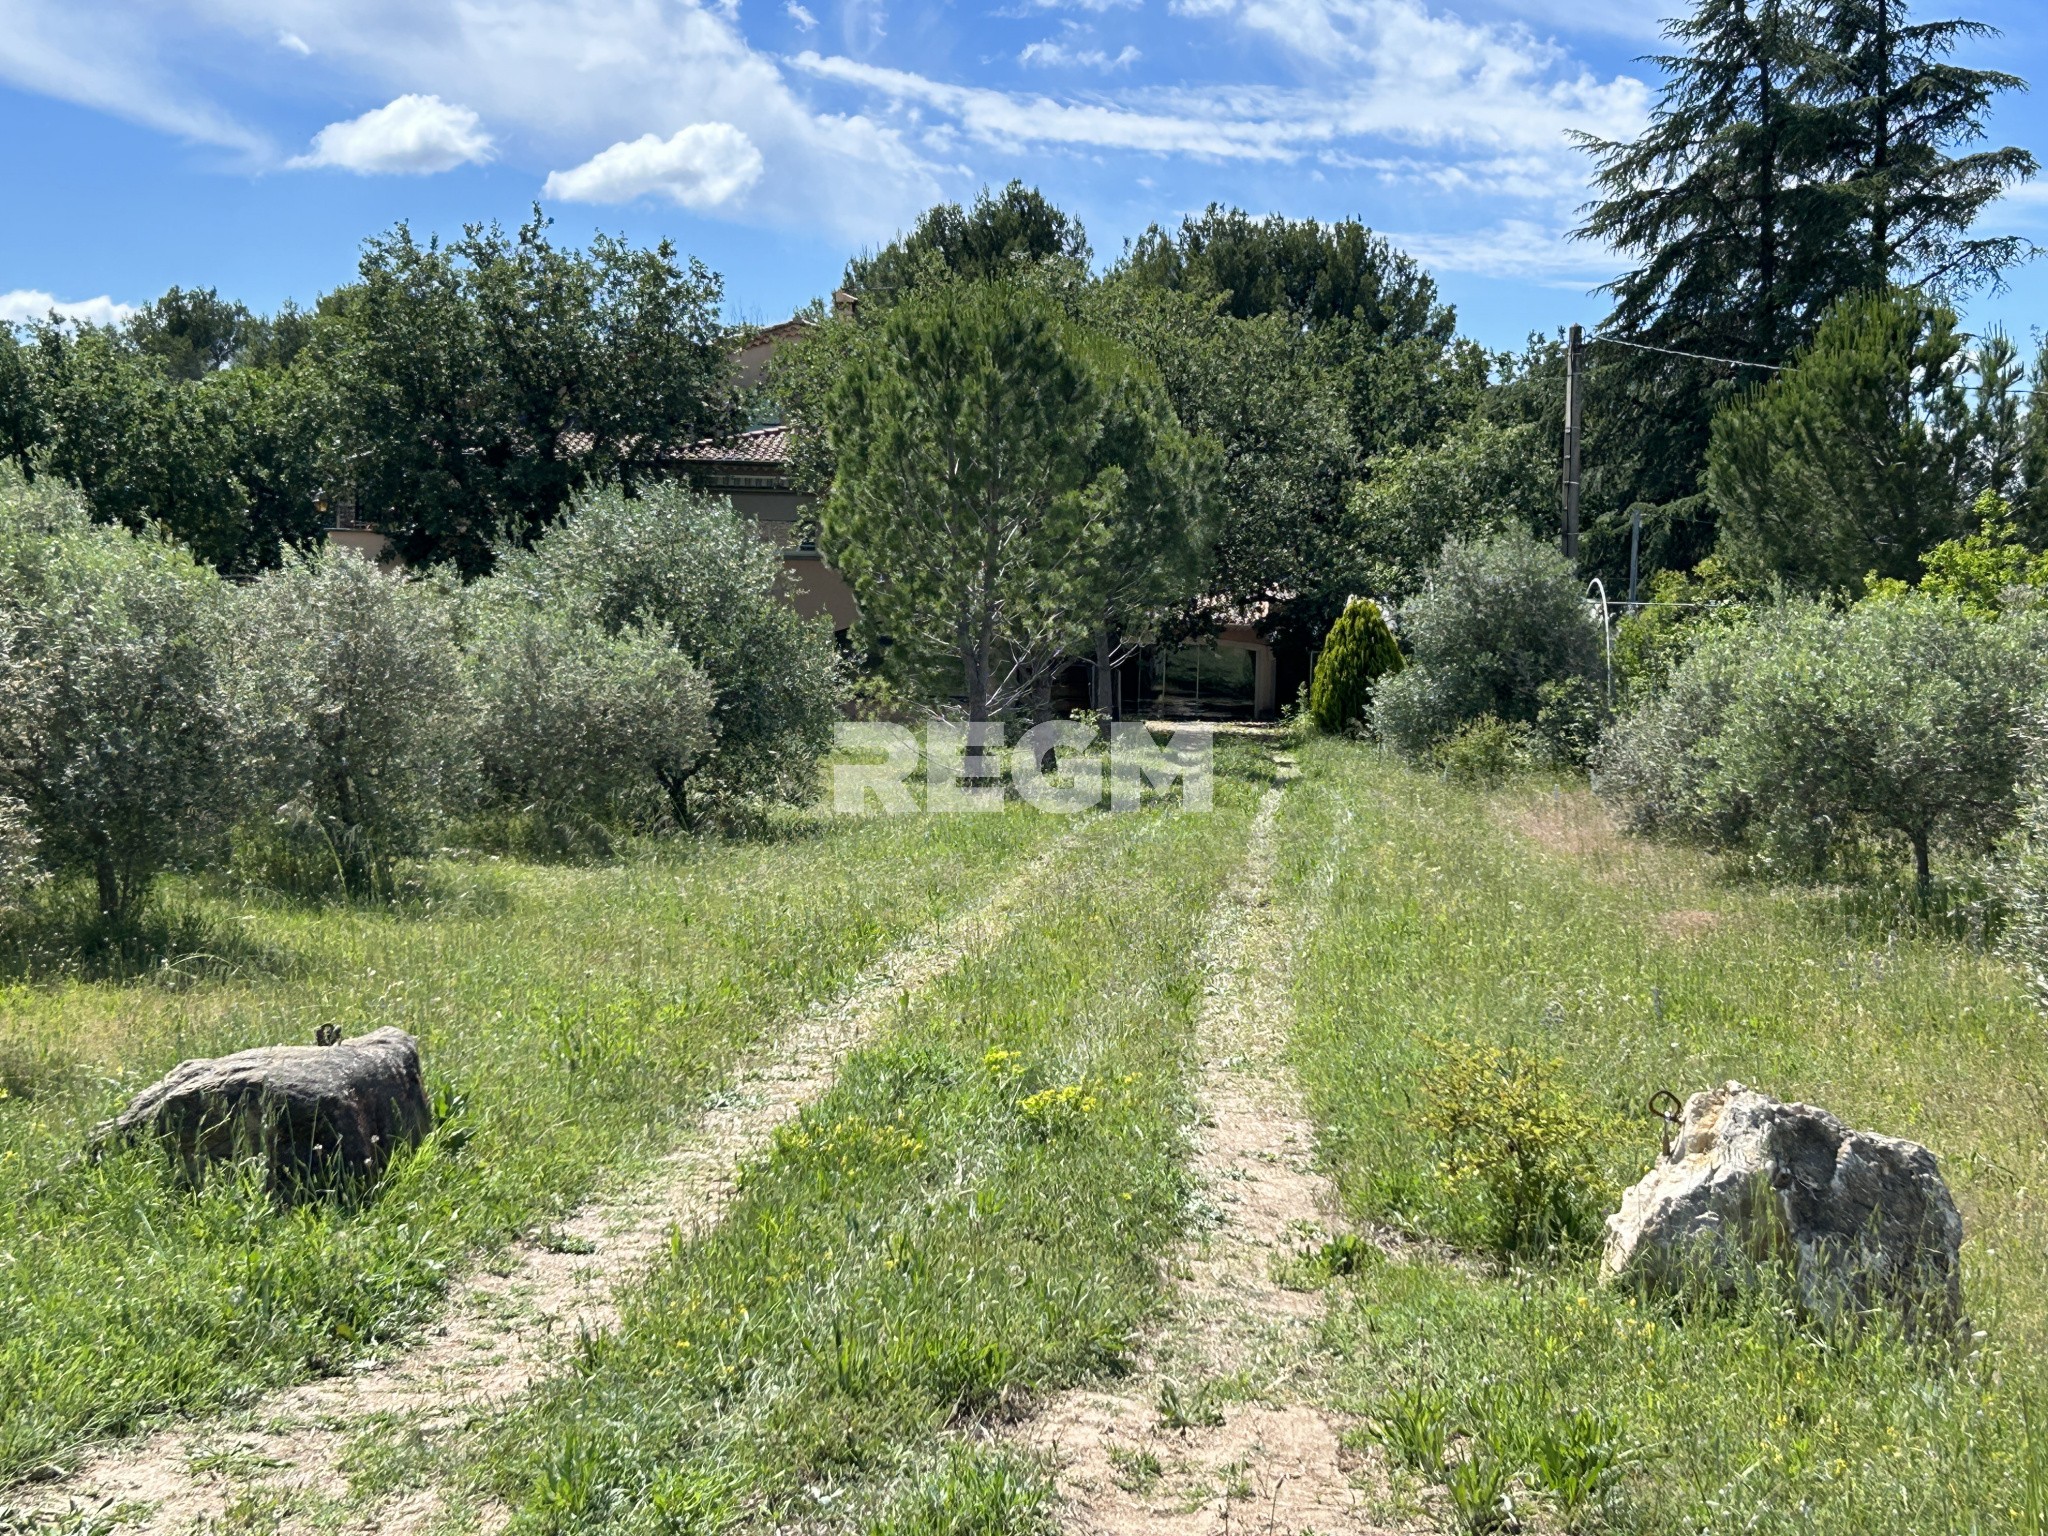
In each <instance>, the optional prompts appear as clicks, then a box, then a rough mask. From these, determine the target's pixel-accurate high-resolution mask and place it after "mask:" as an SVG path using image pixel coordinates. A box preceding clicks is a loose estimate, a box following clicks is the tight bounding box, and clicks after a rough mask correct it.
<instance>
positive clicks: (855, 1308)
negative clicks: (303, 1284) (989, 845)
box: [479, 746, 1270, 1536]
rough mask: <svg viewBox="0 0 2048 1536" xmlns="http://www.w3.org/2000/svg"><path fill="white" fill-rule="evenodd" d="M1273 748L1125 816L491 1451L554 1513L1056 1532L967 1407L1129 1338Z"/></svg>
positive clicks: (816, 1113)
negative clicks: (1209, 985)
mask: <svg viewBox="0 0 2048 1536" xmlns="http://www.w3.org/2000/svg"><path fill="white" fill-rule="evenodd" d="M1269 772H1270V769H1269V768H1268V767H1267V766H1266V765H1265V763H1264V759H1263V756H1262V755H1261V754H1255V753H1253V752H1251V751H1249V750H1247V749H1244V748H1240V747H1236V746H1226V748H1225V749H1224V750H1223V751H1222V752H1221V753H1219V761H1218V775H1217V791H1216V809H1215V812H1214V814H1211V815H1207V816H1185V815H1180V814H1177V813H1173V812H1167V813H1159V812H1147V813H1144V814H1140V815H1131V816H1117V817H1112V818H1110V824H1109V825H1108V826H1107V827H1104V828H1102V829H1100V830H1099V831H1098V832H1097V834H1096V835H1095V836H1094V837H1092V838H1091V839H1090V840H1089V841H1087V842H1086V843H1085V844H1083V845H1082V846H1081V847H1080V848H1079V849H1078V850H1077V852H1076V856H1075V857H1074V858H1073V859H1072V860H1071V861H1069V862H1068V863H1066V864H1064V865H1063V866H1062V868H1061V871H1060V872H1059V874H1058V875H1057V876H1056V877H1055V878H1054V879H1053V880H1052V881H1050V882H1049V883H1048V885H1047V886H1046V888H1045V889H1044V891H1043V894H1042V898H1041V899H1040V900H1039V902H1038V903H1037V904H1036V905H1035V908H1034V911H1033V913H1032V917H1031V920H1030V921H1029V922H1028V923H1027V924H1024V925H1022V926H1021V927H1020V928H1019V929H1018V930H1017V931H1015V932H1014V933H1013V934H1012V936H1011V937H1010V938H1009V939H1008V940H1007V941H1005V942H1003V943H1001V944H999V945H997V946H995V947H994V948H993V949H991V950H989V951H986V952H982V953H975V954H970V955H969V956H968V957H967V960H966V962H965V963H964V964H963V965H962V966H961V967H960V969H959V970H958V971H957V972H955V973H954V974H953V975H951V976H950V977H948V978H946V979H945V980H944V981H942V982H940V983H939V984H937V985H936V986H934V987H932V988H931V989H929V990H928V991H927V992H926V993H924V994H923V995H921V996H919V997H916V998H913V999H911V1000H910V1002H909V1003H908V1005H907V1006H906V1007H905V1008H904V1009H903V1011H902V1013H901V1015H900V1017H899V1019H898V1021H897V1024H896V1026H895V1028H894V1030H893V1031H892V1033H891V1034H890V1036H889V1037H888V1038H886V1039H884V1040H882V1041H879V1042H877V1044H876V1045H875V1046H874V1047H873V1048H871V1049H869V1050H867V1051H865V1052H862V1053H860V1054H859V1055H857V1056H856V1057H855V1058H854V1059H853V1060H852V1061H851V1062H850V1064H849V1066H848V1069H847V1071H846V1073H845V1074H844V1076H843V1078H842V1081H841V1083H840V1085H839V1087H838V1088H837V1089H836V1090H835V1091H834V1092H833V1093H832V1094H831V1095H830V1096H828V1097H827V1098H826V1099H825V1100H823V1101H822V1102H821V1103H819V1104H818V1105H816V1106H814V1108H813V1109H811V1110H809V1111H807V1112H806V1113H805V1114H804V1115H803V1117H802V1118H801V1120H800V1121H798V1122H796V1123H795V1124H793V1125H792V1126H791V1127H789V1128H787V1129H786V1130H785V1131H784V1132H782V1133H781V1134H780V1135H779V1136H778V1137H777V1139H776V1141H775V1144H774V1147H773V1149H772V1151H771V1153H770V1155H769V1156H768V1157H766V1158H765V1159H764V1160H762V1161H760V1162H759V1163H757V1164H755V1165H754V1166H751V1167H749V1168H748V1169H747V1170H746V1174H745V1181H744V1185H743V1189H742V1194H741V1198H740V1201H739V1203H738V1204H737V1205H736V1206H735V1207H734V1208H733V1209H732V1211H731V1212H730V1214H729V1215H728V1217H727V1219H726V1220H725V1222H724V1223H723V1224H722V1225H721V1226H720V1227H719V1228H718V1229H717V1230H716V1231H714V1232H712V1233H710V1234H708V1235H706V1236H704V1237H703V1238H702V1239H700V1240H698V1241H694V1242H687V1243H683V1242H679V1243H678V1244H677V1245H676V1246H675V1248H674V1249H673V1251H672V1253H671V1255H670V1256H669V1259H668V1261H667V1262H666V1263H665V1264H663V1265H662V1266H661V1267H660V1268H659V1270H658V1271H657V1273H656V1274H655V1276H654V1277H653V1280H652V1282H651V1283H650V1284H649V1286H648V1287H647V1288H646V1290H645V1292H644V1293H642V1294H641V1295H639V1296H638V1297H637V1298H636V1299H635V1300H634V1302H633V1303H632V1305H631V1307H630V1309H629V1311H628V1314H627V1317H626V1320H625V1323H624V1326H623V1327H622V1328H621V1329H620V1330H619V1332H618V1333H616V1334H615V1335H610V1336H607V1337H605V1338H604V1339H602V1340H600V1341H597V1342H595V1343H593V1344H592V1345H591V1346H590V1347H589V1348H588V1349H587V1350H586V1351H585V1352H584V1355H583V1357H582V1359H581V1360H580V1361H579V1362H578V1365H577V1368H576V1370H575V1371H574V1373H573V1374H572V1375H571V1376H569V1377H567V1378H565V1379H563V1380H562V1381H560V1382H559V1383H558V1384H557V1385H556V1386H555V1387H554V1388H553V1389H551V1390H548V1391H544V1392H542V1393H540V1394H539V1395H538V1396H537V1397H536V1398H535V1400H534V1401H533V1402H532V1403H531V1404H529V1405H528V1406H527V1407H526V1408H525V1409H524V1410H523V1411H521V1412H519V1413H518V1414H516V1415H515V1416H514V1417H513V1418H512V1419H511V1420H510V1422H509V1423H508V1424H507V1425H506V1426H504V1428H503V1429H502V1430H501V1431H500V1432H499V1433H498V1435H497V1436H496V1438H495V1440H494V1442H493V1443H492V1445H491V1446H490V1448H489V1451H488V1455H487V1457H486V1459H485V1461H484V1463H483V1465H482V1466H481V1467H480V1468H479V1475H480V1476H481V1477H483V1478H484V1479H485V1481H486V1482H487V1483H488V1484H489V1485H490V1487H491V1488H492V1490H493V1491H494V1492H496V1493H498V1494H499V1495H501V1496H503V1497H505V1498H506V1499H508V1500H509V1501H510V1502H511V1503H512V1504H513V1505H514V1507H515V1508H516V1509H517V1510H518V1511H519V1513H520V1515H521V1517H522V1522H521V1528H525V1529H535V1530H547V1531H564V1532H566V1531H578V1532H582V1531H597V1530H619V1531H643V1530H644V1531H654V1530H667V1531H697V1530H702V1531H728V1530H760V1531H769V1530H789V1529H803V1530H811V1529H818V1530H828V1529H829V1530H861V1531H869V1532H872V1533H875V1536H883V1533H888V1536H912V1533H927V1532H929V1533H938V1532H954V1531H957V1532H962V1533H965V1532H976V1533H986V1536H1000V1533H1005V1532H1022V1531H1037V1530H1040V1529H1042V1528H1043V1527H1044V1523H1045V1500H1046V1488H1045V1485H1044V1483H1043V1481H1042V1479H1040V1478H1039V1477H1038V1476H1036V1475H1035V1473H1034V1470H1033V1468H1032V1467H1031V1466H1030V1464H1029V1463H1028V1462H1027V1461H1025V1460H1024V1459H1022V1458H1020V1457H1019V1456H1017V1455H1016V1454H1015V1453H1012V1452H1006V1451H1002V1450H998V1449H991V1448H989V1447H988V1446H986V1445H984V1444H982V1443H981V1442H979V1441H978V1440H976V1439H975V1438H973V1437H971V1436H948V1435H945V1434H944V1433H942V1432H943V1431H944V1430H946V1429H947V1427H948V1426H961V1425H967V1424H972V1423H974V1422H976V1421H979V1420H982V1419H985V1418H987V1417H989V1416H991V1415H996V1416H1000V1415H1001V1414H1002V1413H1003V1412H1004V1411H1005V1410H1006V1409H1007V1410H1012V1411H1016V1410H1021V1409H1022V1407H1023V1406H1024V1404H1025V1403H1026V1401H1027V1400H1028V1398H1029V1397H1030V1396H1031V1395H1032V1394H1035V1393H1042V1392H1044V1391H1047V1390H1050V1389H1052V1388H1055V1387H1057V1386H1059V1385H1061V1384H1063V1383H1066V1382H1070V1381H1073V1380H1077V1379H1080V1378H1082V1377H1084V1376H1087V1375H1090V1374H1092V1373H1097V1372H1102V1371H1108V1370H1114V1369H1116V1368H1117V1367H1119V1366H1120V1364H1121V1363H1122V1362H1123V1361H1124V1359H1125V1357H1126V1353H1127V1350H1128V1346H1129V1342H1130V1339H1131V1336H1132V1334H1133V1332H1134V1330H1135V1329H1136V1328H1137V1326H1138V1324H1139V1323H1140V1321H1141V1320H1142V1319H1143V1318H1144V1317H1145V1316H1146V1314H1147V1313H1148V1312H1149V1311H1150V1309H1151V1308H1152V1306H1153V1305H1154V1303H1155V1302H1156V1299H1157V1296H1158V1292H1159V1286H1160V1275H1159V1270H1158V1265H1157V1263H1156V1259H1157V1256H1158V1254H1159V1252H1160V1251H1161V1249H1162V1248H1163V1247H1164V1246H1165V1244H1166V1243H1167V1242H1168V1241H1169V1240H1170V1238H1171V1237H1172V1236H1173V1235H1174V1234H1175V1233H1176V1232H1177V1231H1178V1230H1179V1227H1180V1224H1181V1221H1182V1217H1183V1210H1184V1207H1185V1203H1186V1201H1185V1197H1186V1194H1187V1190H1186V1182H1185V1172H1184V1159H1185V1150H1186V1144H1185V1138H1184V1136H1183V1127H1184V1125H1185V1122H1186V1117H1187V1114H1188V1096H1189V1090H1190V1086H1191V1085H1190V1082H1189V1077H1188V1074H1189V1070H1190V1052H1189V1049H1188V1040H1189V1030H1190V1027H1191V1024H1192V1020H1193V1016H1194V1008H1195V1005H1196V1003H1197V1001H1198V997H1199V993H1200V987H1201V982H1202V976H1203V971H1202V956H1201V952H1200V951H1201V943H1202V939H1203V935H1204V931H1205V926H1206V923H1207V920H1208V916H1209V911H1210V908H1211V905H1212V903H1213V901H1214V899H1215V897H1216V895H1217V893H1218V891H1219V890H1220V889H1221V886H1222V883H1223V882H1224V881H1225V880H1227V879H1229V878H1231V876H1232V875H1233V873H1234V871H1235V866H1236V863H1237V858H1238V855H1239V852H1240V849H1241V846H1242V842H1243V838H1244V835H1245V831H1246V828H1247V826H1248V824H1249V820H1250V813H1251V811H1252V808H1253V805H1254V802H1255V800H1256V796H1257V791H1258V789H1259V788H1260V787H1262V786H1263V784H1264V783H1265V782H1266V781H1267V777H1268V774H1269Z"/></svg>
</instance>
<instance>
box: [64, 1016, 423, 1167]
mask: <svg viewBox="0 0 2048 1536" xmlns="http://www.w3.org/2000/svg"><path fill="white" fill-rule="evenodd" d="M323 1033H324V1032H323ZM433 1124H434V1111H433V1106H432V1105H431V1104H430V1103H429V1102H428V1099H427V1090H426V1084H425V1083H424V1082H423V1081H422V1080H421V1077H420V1050H419V1042H418V1041H416V1040H415V1039H413V1037H412V1036H411V1035H408V1034H406V1033H405V1032H404V1031H403V1030H398V1029H379V1030H376V1031H373V1032H372V1033H370V1034H367V1035H359V1036H357V1037H356V1038H355V1039H353V1040H342V1041H340V1042H338V1043H336V1044H332V1045H314V1046H294V1045H272V1046H263V1047H260V1048H258V1049H256V1050H253V1051H237V1052H236V1053H235V1054H234V1055H232V1056H221V1057H218V1058H215V1059H211V1060H201V1061H187V1062H182V1063H180V1064H179V1065H178V1066H177V1067H175V1068H173V1069H172V1071H171V1073H170V1075H169V1076H167V1077H165V1078H164V1079H163V1080H162V1081H161V1082H159V1083H156V1084H154V1085H153V1086H151V1087H149V1088H145V1089H144V1090H143V1091H142V1092H141V1093H139V1094H137V1095H136V1096H135V1098H134V1100H133V1102H131V1103H130V1104H129V1106H128V1107H127V1108H126V1109H125V1110H123V1111H122V1112H121V1113H120V1114H119V1115H117V1116H116V1117H115V1118H114V1119H112V1120H109V1121H107V1122H106V1123H105V1124H104V1125H101V1126H99V1127H98V1128H96V1129H95V1130H94V1132H93V1136H92V1144H93V1148H94V1150H95V1151H96V1152H97V1151H98V1150H100V1149H102V1148H104V1147H106V1146H108V1145H111V1144H115V1143H120V1142H132V1141H140V1140H144V1139H148V1140H154V1141H157V1142H160V1143H162V1144H163V1145H164V1146H165V1148H166V1149H168V1150H169V1151H170V1153H171V1154H172V1155H173V1156H174V1157H175V1158H177V1160H178V1162H179V1165H180V1166H181V1168H182V1169H183V1171H184V1173H185V1176H186V1177H187V1178H188V1179H191V1180H193V1181H195V1182H196V1181H197V1180H198V1178H199V1177H200V1175H201V1174H203V1173H204V1172H205V1170H206V1168H207V1167H208V1165H210V1164H213V1163H218V1162H233V1161H236V1160H238V1159H242V1158H248V1157H257V1158H261V1159H262V1160H263V1163H264V1165H265V1167H266V1169H267V1171H268V1174H269V1179H270V1185H271V1188H272V1189H273V1190H275V1191H276V1192H277V1193H279V1194H281V1195H285V1196H288V1197H292V1198H301V1197H304V1196H307V1195H311V1194H318V1193H324V1192H329V1191H332V1190H336V1189H339V1188H341V1187H343V1186H344V1185H347V1184H350V1183H353V1182H356V1181H359V1180H368V1179H374V1178H376V1177H377V1175H378V1174H380V1173H382V1172H383V1171H384V1167H385V1164H386V1163H387V1162H389V1161H390V1158H391V1155H392V1153H393V1152H395V1151H397V1150H398V1149H399V1148H401V1147H408V1146H412V1145H414V1144H416V1143H417V1142H418V1141H419V1140H420V1138H421V1137H423V1136H425V1135H426V1134H427V1132H428V1131H430V1130H431V1129H433Z"/></svg>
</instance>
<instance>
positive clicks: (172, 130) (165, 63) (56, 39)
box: [0, 0, 271, 162]
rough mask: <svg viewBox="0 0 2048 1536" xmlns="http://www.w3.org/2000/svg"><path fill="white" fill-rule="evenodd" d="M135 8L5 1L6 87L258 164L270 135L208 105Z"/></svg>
mask: <svg viewBox="0 0 2048 1536" xmlns="http://www.w3.org/2000/svg"><path fill="white" fill-rule="evenodd" d="M161 41H162V39H161V38H159V37H157V36H153V35H152V33H151V31H150V28H149V26H148V25H147V22H146V21H145V20H142V19H139V18H138V17H137V16H135V15H134V14H133V13H132V12H131V11H130V10H129V9H128V8H127V7H120V8H114V9H112V10H111V14H109V13H108V12H103V11H101V10H100V9H99V8H98V7H96V6H94V5H92V4H90V3H78V0H0V82H5V83H7V84H11V85H15V86H19V87H20V88H21V89H23V90H27V91H36V92H40V93H41V94H43V95H45V96H55V97H57V98H58V99H59V100H62V101H69V102H75V103H77V104H78V105H79V106H83V107H91V108H94V109H95V110H98V111H102V112H106V113H109V114H111V115H113V116H115V117H119V118H122V119H125V120H126V121H128V122H131V123H140V124H142V125H143V126H145V127H149V128H154V129H157V130H158V131H160V132H163V133H169V134H174V135H176V136H177V137H178V138H181V139H184V140H187V141H188V142H192V143H197V144H207V145H212V146H214V147H216V148H220V149H227V150H232V151H235V152H237V153H238V154H240V155H242V156H243V157H245V158H246V159H248V160H250V161H252V162H260V161H262V160H263V159H265V158H267V157H268V155H269V154H270V152H271V151H270V146H269V143H268V141H267V140H266V139H265V138H264V136H263V135H262V134H261V133H259V132H257V131H256V130H255V129H253V128H251V127H249V126H248V125H247V124H245V123H243V122H241V121H240V120H239V119H238V118H237V117H236V116H235V115H234V114H233V113H231V112H228V111H226V110H224V109H223V108H222V107H220V106H219V105H218V104H217V103H215V102H213V101H210V100H208V99H207V98H206V97H205V95H204V94H203V93H202V92H200V91H199V90H198V89H197V88H195V87H194V85H193V84H192V83H191V80H190V78H189V75H188V72H187V71H185V70H183V69H181V68H179V67H178V61H177V60H176V59H175V58H173V57H170V56H167V52H166V50H165V49H164V48H163V47H161V46H160V43H161Z"/></svg>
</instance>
